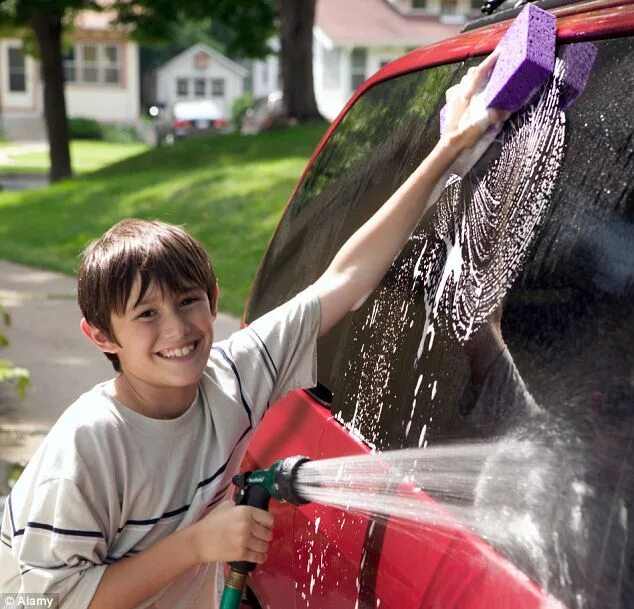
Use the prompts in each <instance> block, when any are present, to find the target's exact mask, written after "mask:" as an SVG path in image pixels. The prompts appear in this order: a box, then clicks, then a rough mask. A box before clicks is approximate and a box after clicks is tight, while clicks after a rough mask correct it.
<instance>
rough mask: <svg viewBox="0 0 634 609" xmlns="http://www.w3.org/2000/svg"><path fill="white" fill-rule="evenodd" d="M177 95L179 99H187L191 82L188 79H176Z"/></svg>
mask: <svg viewBox="0 0 634 609" xmlns="http://www.w3.org/2000/svg"><path fill="white" fill-rule="evenodd" d="M176 95H178V97H187V96H188V95H189V80H187V79H186V78H177V79H176Z"/></svg>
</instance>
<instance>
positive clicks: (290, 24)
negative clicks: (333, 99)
mask: <svg viewBox="0 0 634 609" xmlns="http://www.w3.org/2000/svg"><path fill="white" fill-rule="evenodd" d="M278 6H279V16H280V47H281V48H280V64H281V66H282V87H283V93H284V110H285V114H286V116H287V117H288V118H292V119H296V120H298V121H300V122H305V121H309V120H312V119H317V118H321V116H320V114H319V110H318V109H317V103H316V102H315V88H314V86H313V24H314V22H315V0H279V4H278Z"/></svg>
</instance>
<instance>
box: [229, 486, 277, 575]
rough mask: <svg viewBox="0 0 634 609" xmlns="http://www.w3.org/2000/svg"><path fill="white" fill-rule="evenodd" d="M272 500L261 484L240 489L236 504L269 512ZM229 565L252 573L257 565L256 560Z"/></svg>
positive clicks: (240, 561)
mask: <svg viewBox="0 0 634 609" xmlns="http://www.w3.org/2000/svg"><path fill="white" fill-rule="evenodd" d="M270 501H271V495H270V493H269V492H268V491H267V490H266V489H265V488H263V487H261V486H247V487H246V488H242V489H240V492H239V493H238V494H237V496H236V505H248V506H250V507H255V508H259V509H261V510H265V511H267V512H268V510H269V502H270ZM229 566H230V567H231V568H232V569H235V570H236V571H240V572H241V573H250V572H251V571H253V569H255V567H256V566H257V565H256V564H255V563H254V562H247V561H246V560H238V561H234V562H230V563H229Z"/></svg>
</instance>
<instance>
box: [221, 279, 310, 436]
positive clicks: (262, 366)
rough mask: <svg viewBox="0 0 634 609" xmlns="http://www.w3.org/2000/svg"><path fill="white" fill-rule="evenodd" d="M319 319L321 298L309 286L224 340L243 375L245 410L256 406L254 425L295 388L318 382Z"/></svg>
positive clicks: (240, 379) (225, 354) (240, 376)
mask: <svg viewBox="0 0 634 609" xmlns="http://www.w3.org/2000/svg"><path fill="white" fill-rule="evenodd" d="M320 317H321V312H320V307H319V299H318V297H317V296H316V295H315V294H314V292H313V291H312V290H311V288H307V289H306V290H304V291H303V292H300V293H299V294H298V295H297V296H295V297H294V298H292V299H291V300H289V301H288V302H286V303H284V304H283V305H281V306H279V307H277V308H276V309H273V310H272V311H270V312H269V313H267V314H265V315H263V316H262V317H260V318H258V319H256V320H255V321H254V322H253V323H251V324H250V325H249V326H248V327H247V328H245V329H243V330H241V331H240V332H238V333H236V334H234V335H233V336H232V337H231V338H230V339H228V341H226V342H224V343H219V348H220V349H221V350H223V357H225V358H226V359H227V361H229V360H230V361H231V365H232V367H233V370H234V373H235V375H236V377H237V378H238V382H239V385H240V393H241V398H242V400H243V403H244V404H245V409H247V410H248V409H249V408H250V409H252V410H253V415H252V416H253V421H252V423H253V425H255V424H257V422H258V421H259V420H260V419H261V417H262V416H263V415H264V412H265V411H266V408H267V407H268V406H269V405H270V404H273V403H274V402H276V401H277V400H279V399H280V398H282V397H283V396H284V395H285V394H286V393H288V392H289V391H291V390H292V389H305V388H308V387H313V386H314V385H315V384H316V382H317V335H318V331H319V324H320ZM249 418H250V419H251V415H250V416H249Z"/></svg>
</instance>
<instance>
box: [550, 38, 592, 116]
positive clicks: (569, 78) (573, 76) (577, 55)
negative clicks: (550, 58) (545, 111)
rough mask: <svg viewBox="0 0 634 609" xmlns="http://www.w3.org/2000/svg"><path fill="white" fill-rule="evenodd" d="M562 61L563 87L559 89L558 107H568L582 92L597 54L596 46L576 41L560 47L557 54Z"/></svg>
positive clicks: (563, 108)
mask: <svg viewBox="0 0 634 609" xmlns="http://www.w3.org/2000/svg"><path fill="white" fill-rule="evenodd" d="M557 56H558V57H559V59H561V60H562V61H563V64H564V68H563V75H562V80H563V87H562V90H561V99H560V102H559V103H560V108H561V109H562V110H565V109H566V108H570V106H572V104H574V103H575V102H576V101H577V98H578V97H579V96H580V95H581V94H582V93H583V91H584V89H585V88H586V85H587V84H588V78H589V76H590V72H591V71H592V65H593V64H594V60H595V58H596V56H597V47H595V46H594V45H593V44H591V43H589V42H578V43H576V44H568V45H566V46H565V47H562V49H561V50H560V52H559V53H558V55H557Z"/></svg>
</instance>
